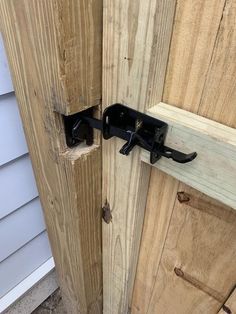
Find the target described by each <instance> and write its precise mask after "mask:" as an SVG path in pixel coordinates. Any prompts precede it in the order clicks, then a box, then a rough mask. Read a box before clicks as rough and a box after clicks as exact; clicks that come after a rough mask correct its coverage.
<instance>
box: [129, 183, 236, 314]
mask: <svg viewBox="0 0 236 314" xmlns="http://www.w3.org/2000/svg"><path fill="white" fill-rule="evenodd" d="M178 191H179V192H178V194H177V195H176V201H175V206H174V210H173V213H172V217H171V221H170V224H169V226H168V233H167V237H166V241H165V245H164V248H163V251H162V257H161V261H160V264H159V268H158V272H157V274H156V278H155V279H156V280H155V283H154V286H153V287H152V294H151V297H150V300H149V304H148V311H147V312H146V313H150V314H151V313H159V312H160V313H168V314H169V313H183V314H187V313H193V314H198V313H207V314H208V313H209V314H211V313H212V314H213V313H217V311H218V310H219V308H220V307H221V305H223V303H224V302H225V300H226V298H227V296H228V295H229V294H230V292H231V291H232V289H233V287H234V285H235V280H236V269H235V263H234V261H235V259H236V212H235V211H234V210H232V209H231V208H228V207H226V206H224V205H223V204H220V203H219V202H216V201H215V200H213V199H211V198H209V197H207V196H205V195H204V194H202V193H200V192H197V191H196V190H194V189H192V188H189V187H187V186H185V185H184V184H180V186H179V188H178ZM134 313H139V312H138V311H134Z"/></svg>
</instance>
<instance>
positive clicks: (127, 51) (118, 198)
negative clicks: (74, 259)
mask: <svg viewBox="0 0 236 314" xmlns="http://www.w3.org/2000/svg"><path fill="white" fill-rule="evenodd" d="M174 9H175V1H169V0H168V1H163V0H148V1H141V0H139V1H133V0H128V1H127V0H118V1H108V0H105V1H104V29H103V52H104V53H103V108H105V107H106V106H108V105H110V104H112V103H115V102H121V103H123V104H126V105H127V106H130V107H132V108H135V109H138V110H140V111H144V110H145V108H148V107H149V106H152V105H153V104H155V103H156V101H158V100H160V99H161V95H162V92H163V83H164V78H165V71H166V62H167V57H168V51H169V42H170V37H171V32H172V23H173V16H174ZM155 82H156V84H157V87H155V88H153V86H154V84H155ZM123 144H124V143H123V142H122V141H120V140H118V139H111V140H110V141H108V142H106V143H103V202H104V203H105V202H108V203H109V205H110V210H111V215H112V220H111V221H110V223H108V224H107V223H105V222H104V223H103V284H104V286H103V288H104V292H103V293H104V313H105V314H110V313H113V314H118V313H120V314H123V313H127V311H128V308H129V306H130V305H131V297H132V291H133V282H134V276H135V272H136V264H137V255H138V250H139V243H140V237H141V231H142V224H143V215H144V208H145V204H146V192H147V188H148V183H149V174H150V167H149V166H148V165H145V164H144V163H141V162H140V151H139V150H138V149H136V150H134V151H133V152H132V153H131V154H130V156H129V157H125V156H122V155H121V154H119V149H120V148H121V146H122V145H123Z"/></svg>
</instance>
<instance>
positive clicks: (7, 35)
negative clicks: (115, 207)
mask: <svg viewBox="0 0 236 314" xmlns="http://www.w3.org/2000/svg"><path fill="white" fill-rule="evenodd" d="M0 15H1V16H0V21H1V30H2V32H3V36H4V40H5V46H6V49H7V52H8V58H9V62H10V67H11V72H12V76H13V81H14V87H15V91H16V96H17V99H18V102H19V107H20V112H21V116H22V120H23V124H24V129H25V133H26V138H27V142H28V145H29V151H30V155H31V158H32V163H33V168H34V172H35V176H36V180H37V185H38V189H39V194H40V199H41V202H42V205H43V208H44V214H45V219H46V225H47V230H48V234H49V239H50V243H51V247H52V251H53V256H54V259H55V264H56V270H57V274H58V277H59V282H60V286H61V289H62V292H63V296H64V301H65V304H66V308H67V311H68V313H96V314H98V313H101V312H102V270H101V269H102V264H101V217H100V212H101V154H100V147H99V145H93V146H91V147H89V148H88V147H86V148H80V147H79V148H74V149H68V148H67V146H66V142H65V135H64V125H63V119H62V114H65V115H68V114H72V113H75V112H79V111H81V110H84V109H86V108H88V107H91V106H97V105H99V104H100V99H101V40H102V39H101V37H102V1H101V0H91V1H82V0H70V1H69V0H63V1H62V0H53V1H48V0H1V2H0ZM9 127H10V125H9Z"/></svg>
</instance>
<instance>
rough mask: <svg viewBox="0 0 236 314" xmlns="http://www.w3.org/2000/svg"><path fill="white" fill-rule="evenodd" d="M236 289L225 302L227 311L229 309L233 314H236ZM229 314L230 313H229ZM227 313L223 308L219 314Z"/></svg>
mask: <svg viewBox="0 0 236 314" xmlns="http://www.w3.org/2000/svg"><path fill="white" fill-rule="evenodd" d="M235 288H236V287H234V289H233V291H232V293H231V294H230V296H229V298H228V299H227V301H226V302H225V304H224V305H225V306H226V307H227V309H229V310H230V311H231V313H235V312H236V291H235V290H236V289H235ZM228 312H229V311H228ZM225 313H227V312H226V311H225V308H221V309H220V311H219V312H218V314H225Z"/></svg>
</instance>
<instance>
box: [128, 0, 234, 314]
mask: <svg viewBox="0 0 236 314" xmlns="http://www.w3.org/2000/svg"><path fill="white" fill-rule="evenodd" d="M234 17H235V1H231V0H229V1H218V0H214V1H182V0H180V1H178V2H177V8H176V15H175V22H174V27H173V35H172V42H171V49H170V57H169V61H168V70H167V75H166V80H165V89H164V96H163V101H164V102H166V103H169V104H171V105H173V106H177V107H179V108H182V109H185V110H188V111H192V112H194V113H198V114H200V115H203V116H205V117H207V118H209V119H214V120H215V121H217V122H220V123H223V124H226V125H228V126H231V127H235V126H236V125H235V123H236V116H235V114H236V111H235V110H233V109H232V106H234V102H235V100H234V98H235V97H234V91H235V77H236V76H235V62H234V61H233V60H234V59H233V57H232V56H233V55H234V56H235V55H236V50H235V40H234V34H235V27H234V25H235V22H234ZM225 74H226V75H225ZM216 93H217V95H218V96H217V97H221V100H219V99H218V98H217V97H216ZM206 100H207V101H206ZM216 104H217V106H216ZM225 163H228V160H226V161H225ZM154 171H155V172H156V170H152V175H153V173H154ZM166 176H167V175H166ZM167 177H169V176H167ZM150 189H152V190H153V189H154V188H153V187H152V186H150ZM158 189H160V186H159V187H157V186H156V193H161V192H160V191H159V190H158ZM164 189H165V188H164ZM181 189H182V190H184V189H188V187H187V186H184V185H182V188H181ZM178 190H179V191H181V190H180V189H178ZM157 191H158V192H157ZM192 194H193V196H195V195H197V191H193V190H192ZM204 198H205V199H206V201H207V204H206V206H205V210H206V212H207V211H210V212H211V211H212V207H211V206H210V205H209V203H210V202H211V199H209V198H207V197H206V196H204ZM148 204H149V201H148ZM214 204H215V205H214V206H213V209H214V207H216V208H219V206H220V208H221V209H220V210H221V214H220V215H219V220H222V221H224V216H225V215H227V209H225V207H224V206H222V205H219V203H215V202H214ZM175 207H176V206H175ZM175 207H174V208H173V210H174V213H175V212H176V213H177V211H179V209H176V208H175ZM150 208H151V207H150ZM162 210H163V212H164V211H165V210H166V207H165V206H163V207H160V211H162ZM177 214H178V213H177ZM177 214H173V216H171V215H170V216H169V217H171V218H170V219H171V224H173V229H174V228H178V222H179V220H176V218H175V217H176V215H177ZM154 216H155V207H154V206H153V210H150V212H149V214H148V216H146V217H145V224H144V230H145V228H146V225H148V224H150V223H151V221H152V220H153V217H154ZM165 223H167V224H170V222H169V221H168V220H166V222H165ZM189 224H191V225H192V226H193V227H194V226H195V224H196V219H193V218H189ZM174 225H175V227H174ZM203 226H205V224H204V225H203ZM217 226H218V225H217V223H216V221H215V220H212V221H209V228H210V230H209V233H211V230H215V229H217ZM199 227H200V226H199ZM222 227H223V224H222ZM224 228H226V229H227V224H226V225H225V227H224ZM198 232H199V234H198ZM198 232H196V236H195V237H196V238H197V237H198V236H200V233H201V232H202V231H198ZM219 232H220V230H219ZM168 234H169V233H168ZM223 234H224V232H223ZM191 235H192V231H191V230H190V231H189V232H186V237H187V238H188V237H191ZM205 237H206V241H204V240H203V241H202V243H199V242H198V245H197V246H196V247H193V246H192V245H189V247H188V249H186V251H185V253H184V256H186V257H187V256H188V255H189V254H191V255H192V256H193V255H194V254H195V253H194V252H195V251H196V249H198V250H200V249H203V248H205V247H207V245H208V243H209V242H208V237H209V239H211V235H210V234H209V236H208V234H206V235H205ZM222 237H224V235H223V236H222ZM173 240H174V238H173ZM164 241H165V240H164ZM232 241H233V242H235V237H234V235H233V234H232V235H231V238H230V237H229V245H231V244H232ZM193 242H194V241H193ZM141 243H142V246H141V251H140V258H139V264H141V263H143V261H142V260H143V257H142V256H145V251H144V250H143V249H142V248H143V247H144V248H147V247H149V246H148V245H150V244H149V238H148V237H146V236H143V237H142V241H141ZM155 245H156V247H158V246H157V244H155V243H152V246H155ZM159 245H160V248H162V247H163V244H161V243H159ZM225 245H226V246H228V243H227V244H225ZM164 247H165V245H164ZM213 247H214V250H215V252H216V253H215V254H218V256H220V254H223V255H226V257H225V258H226V259H228V260H227V261H224V260H223V257H222V261H219V266H217V267H220V263H222V265H224V268H223V270H222V271H220V272H219V273H215V266H213V267H212V268H211V267H209V264H208V263H207V265H208V266H207V265H206V267H205V265H204V263H202V264H201V266H202V270H201V271H202V273H204V274H205V273H209V274H208V276H209V277H211V278H213V277H214V276H215V279H216V280H219V281H221V280H222V282H225V277H224V273H225V269H226V270H227V268H228V265H230V267H231V264H235V258H234V257H233V255H232V254H233V252H234V251H233V250H232V252H229V251H227V252H224V253H220V252H222V251H221V250H223V249H222V247H220V248H219V251H218V243H216V244H215V246H212V247H211V246H210V249H211V250H213ZM234 250H235V248H234ZM180 251H181V250H180ZM199 252H200V251H199ZM156 254H158V253H156ZM163 254H164V253H163ZM180 254H181V253H180V252H177V251H176V252H175V253H174V254H173V257H172V258H173V259H175V258H177V259H178V257H179V255H180ZM202 254H203V253H202ZM227 254H228V256H227ZM163 256H164V255H163ZM203 256H204V255H203ZM205 262H206V261H205ZM162 263H165V266H164V267H167V266H166V265H167V263H169V262H168V261H167V262H165V258H164V257H161V264H160V265H162ZM191 263H194V259H193V262H189V265H190V264H191ZM184 265H185V262H184V259H183V261H182V266H184ZM193 265H195V264H193ZM214 265H215V264H214ZM172 266H173V264H172ZM172 266H171V267H172ZM148 267H149V268H150V269H153V272H155V271H156V272H158V274H159V275H158V276H157V278H156V279H155V285H154V286H153V287H152V289H151V291H148V289H147V287H148V286H147V285H148V283H147V282H145V280H142V276H141V273H140V271H139V270H138V272H137V274H136V282H135V289H134V296H135V295H138V296H139V298H134V299H133V304H132V310H134V313H135V311H136V312H137V313H150V314H153V313H159V312H160V313H163V312H164V313H166V314H172V313H176V314H183V313H185V310H186V306H189V308H188V309H187V310H186V313H194V310H193V308H192V307H194V306H195V305H196V304H197V305H198V307H196V309H195V311H196V313H207V314H208V313H216V312H217V308H218V309H219V308H220V307H221V305H222V304H223V303H221V304H220V303H218V305H217V306H218V307H217V306H216V303H215V301H214V300H213V299H211V300H212V302H213V303H214V304H213V305H212V306H211V305H210V303H209V302H211V301H209V300H210V299H209V296H208V294H206V293H205V292H204V293H203V294H202V299H201V300H200V299H199V291H198V289H196V288H191V287H189V288H188V289H185V288H184V289H182V287H179V286H176V285H175V281H173V276H172V277H167V276H165V275H164V272H163V271H162V270H160V269H161V267H160V268H159V270H157V267H158V266H157V265H156V263H155V261H153V263H149V265H148ZM162 268H163V267H162ZM194 268H195V267H194V266H193V270H191V272H189V273H188V275H189V276H190V277H189V278H194V279H196V277H195V272H194ZM138 269H139V268H138ZM168 269H169V270H170V268H168ZM172 270H173V269H172ZM150 272H151V270H150ZM226 276H228V273H227V274H226ZM138 279H141V280H138ZM175 280H176V279H175ZM207 280H208V279H206V280H204V284H205V285H206V286H207V284H208V282H207ZM195 282H196V283H198V281H196V280H195ZM186 284H187V283H186ZM163 286H165V287H166V288H165V289H168V291H169V294H168V297H167V294H166V297H165V300H164V299H162V298H163V295H162V293H161V291H162V289H163ZM201 287H203V285H201ZM148 288H149V287H148ZM210 288H211V289H213V290H214V291H218V282H217V283H215V284H212V285H211V286H210ZM231 288H232V287H231ZM192 289H193V290H192ZM228 289H230V288H229V287H228V286H227V287H226V286H225V288H224V289H222V294H223V295H222V296H226V295H227V292H228ZM157 290H158V291H159V292H158V293H156V291H157ZM181 290H182V291H181ZM206 290H207V289H206ZM223 290H224V291H223ZM147 291H148V292H147ZM142 292H143V293H142ZM189 293H190V297H189ZM194 293H195V296H196V298H195V297H194ZM176 296H178V298H176ZM189 298H190V299H191V300H192V304H190V303H191V302H190V301H189V300H190V299H189ZM186 301H187V302H188V305H185V303H186ZM147 302H150V307H149V308H148V310H147V311H146V312H144V311H142V309H143V308H144V307H143V304H147ZM155 302H156V305H155V304H154V303H155ZM160 303H161V304H162V307H161V308H159V304H160ZM164 304H166V306H164ZM207 304H208V305H207ZM205 305H207V306H209V307H204V306H205ZM139 309H140V311H139Z"/></svg>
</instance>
